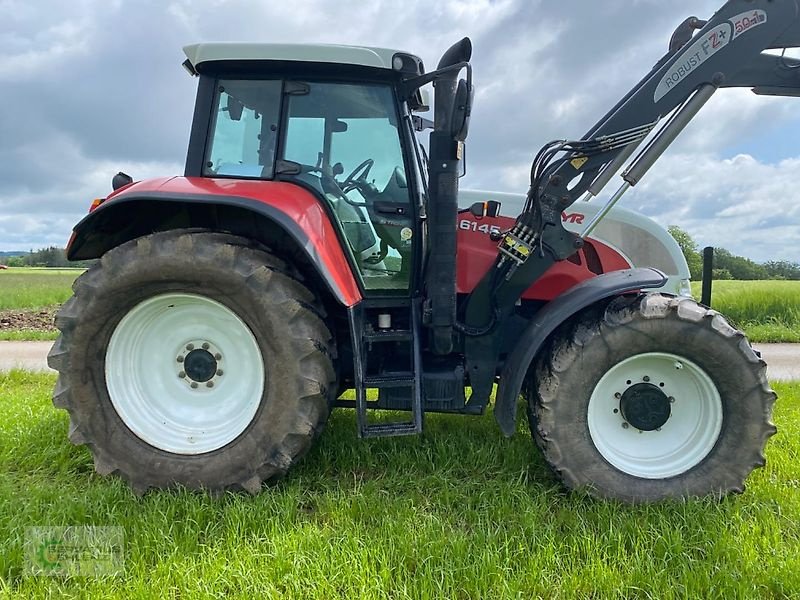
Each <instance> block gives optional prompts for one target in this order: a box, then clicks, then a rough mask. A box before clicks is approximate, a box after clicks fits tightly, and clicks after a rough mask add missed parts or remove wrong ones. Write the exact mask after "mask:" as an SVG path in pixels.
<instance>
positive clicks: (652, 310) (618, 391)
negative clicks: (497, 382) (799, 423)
mask: <svg viewBox="0 0 800 600" xmlns="http://www.w3.org/2000/svg"><path fill="white" fill-rule="evenodd" d="M535 378H536V385H535V388H536V393H535V394H532V395H531V396H529V403H530V406H529V416H530V418H531V431H532V433H533V436H534V439H535V440H536V442H537V443H538V445H539V446H540V448H541V449H542V451H543V453H544V455H545V458H546V459H547V461H548V462H549V463H550V465H551V467H552V468H553V470H554V471H555V473H556V474H557V475H558V477H559V478H560V479H561V480H562V481H563V483H564V484H565V485H566V486H567V487H569V488H571V489H586V490H588V491H589V492H590V493H592V494H593V495H596V496H600V497H603V498H616V499H620V500H624V501H628V502H653V501H658V500H663V499H667V498H685V497H695V496H706V495H714V496H722V495H725V494H727V493H730V492H741V491H743V490H744V481H745V479H746V478H747V476H748V475H749V474H750V472H751V471H752V470H753V469H754V468H756V467H760V466H763V465H764V462H765V459H764V455H763V450H764V446H765V444H766V442H767V439H768V438H769V437H770V436H772V435H773V434H774V433H775V426H774V425H773V424H772V422H771V415H772V406H773V404H774V402H775V399H776V395H775V393H774V392H773V391H772V390H771V389H770V388H769V385H768V383H767V380H766V364H765V363H764V361H762V360H761V359H760V358H759V357H758V356H757V355H756V354H755V352H754V351H753V349H752V348H751V347H750V344H749V343H748V341H747V339H746V338H745V336H744V334H743V333H742V332H741V331H738V330H736V329H734V328H733V327H731V326H730V325H729V324H728V323H727V321H725V319H724V318H723V317H722V316H721V315H719V314H718V313H716V312H714V311H712V310H709V309H706V308H704V307H702V306H700V305H699V304H697V303H695V302H694V301H693V300H690V299H687V298H673V297H668V296H663V295H661V294H647V295H640V296H638V297H624V298H618V299H616V300H614V301H613V302H611V303H610V304H609V305H607V306H606V307H599V308H595V309H590V310H589V311H588V312H587V313H585V314H584V315H582V316H581V317H579V318H577V319H576V320H575V321H573V322H572V323H569V324H567V325H565V326H563V327H562V328H561V329H560V330H559V331H558V332H557V333H556V335H555V337H554V339H553V343H552V346H551V348H550V350H549V352H547V353H546V355H543V357H542V358H541V359H540V360H539V362H538V364H537V366H536V369H535Z"/></svg>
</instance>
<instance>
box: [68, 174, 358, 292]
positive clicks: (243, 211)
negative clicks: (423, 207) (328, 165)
mask: <svg viewBox="0 0 800 600" xmlns="http://www.w3.org/2000/svg"><path fill="white" fill-rule="evenodd" d="M291 187H296V186H291ZM300 193H301V195H308V196H309V199H310V200H311V202H305V203H300V204H302V206H300V207H298V203H296V202H290V201H289V200H290V199H289V198H278V199H276V201H275V204H276V205H273V204H268V203H266V202H264V201H262V200H257V199H253V198H246V197H237V196H231V195H218V194H197V193H191V194H186V193H171V192H158V191H143V192H136V191H135V190H131V192H130V193H127V194H121V195H119V196H116V197H114V198H113V199H110V200H108V201H107V202H105V203H103V204H101V205H100V206H99V207H98V208H97V209H95V210H94V211H92V212H91V213H89V214H88V215H87V216H86V217H84V219H83V220H82V221H81V222H80V223H78V224H77V225H76V226H75V228H74V231H73V234H72V238H71V239H70V243H69V246H68V248H67V258H69V259H70V260H86V259H92V258H98V257H100V256H102V255H103V254H104V253H105V252H107V251H108V250H110V249H111V248H114V247H116V246H119V245H120V244H123V243H125V242H127V241H129V240H131V239H134V238H136V237H140V236H143V235H148V234H150V233H154V232H156V231H165V230H169V229H181V228H207V229H217V230H226V231H230V232H231V233H235V234H238V235H242V236H244V237H248V238H250V239H253V240H255V241H259V242H261V243H264V244H265V245H267V246H273V245H274V244H277V243H282V244H283V245H285V246H288V247H289V249H291V250H293V251H295V252H297V253H299V254H300V255H301V256H303V257H304V258H305V259H306V260H307V262H308V263H309V264H310V265H311V266H312V267H313V268H314V270H315V276H316V277H317V278H318V279H320V280H321V281H322V282H324V284H325V286H326V287H327V289H328V291H330V293H331V294H332V295H333V296H334V297H335V298H336V299H337V301H338V302H340V303H341V304H342V305H344V306H348V307H349V306H353V305H354V304H357V303H358V302H359V301H360V300H361V297H362V296H361V292H360V290H359V287H358V284H357V283H356V280H355V277H354V276H353V272H352V269H351V266H350V263H349V261H348V259H347V257H346V256H345V253H344V251H343V250H342V247H341V242H340V241H339V237H338V235H337V234H336V231H335V229H334V228H333V225H332V224H331V222H330V219H329V218H328V216H327V214H326V213H325V211H324V210H323V209H322V207H320V206H319V203H318V202H317V201H316V199H314V198H313V196H311V195H310V194H307V192H305V191H303V190H301V191H300ZM294 199H296V198H292V199H291V200H294ZM281 200H285V202H281ZM278 206H281V207H285V208H286V209H287V210H282V209H281V208H278ZM292 211H293V212H292ZM295 213H296V214H295Z"/></svg>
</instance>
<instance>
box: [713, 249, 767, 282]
mask: <svg viewBox="0 0 800 600" xmlns="http://www.w3.org/2000/svg"><path fill="white" fill-rule="evenodd" d="M714 267H715V268H717V269H726V270H727V271H729V272H730V274H731V276H732V277H733V278H734V279H738V280H742V281H751V280H755V279H769V272H768V271H767V269H766V268H765V267H764V266H762V265H759V264H758V263H755V262H753V261H752V260H750V259H749V258H744V257H742V256H736V255H735V254H731V253H730V252H728V251H727V250H725V249H724V248H717V249H716V251H715V252H714Z"/></svg>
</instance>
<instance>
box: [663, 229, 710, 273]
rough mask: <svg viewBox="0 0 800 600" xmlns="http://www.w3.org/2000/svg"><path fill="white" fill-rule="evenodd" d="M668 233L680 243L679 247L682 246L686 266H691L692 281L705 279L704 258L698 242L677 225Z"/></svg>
mask: <svg viewBox="0 0 800 600" xmlns="http://www.w3.org/2000/svg"><path fill="white" fill-rule="evenodd" d="M667 231H669V233H670V235H671V236H672V237H673V238H675V241H676V242H678V246H680V248H681V252H683V256H684V258H685V259H686V264H688V265H689V272H690V273H691V274H692V279H694V280H695V281H699V280H701V279H702V278H703V257H702V256H701V255H700V252H699V250H698V247H697V242H695V241H694V240H693V239H692V236H691V235H689V234H688V233H687V232H685V231H684V230H683V229H681V228H680V227H678V226H677V225H670V226H669V227H668V228H667Z"/></svg>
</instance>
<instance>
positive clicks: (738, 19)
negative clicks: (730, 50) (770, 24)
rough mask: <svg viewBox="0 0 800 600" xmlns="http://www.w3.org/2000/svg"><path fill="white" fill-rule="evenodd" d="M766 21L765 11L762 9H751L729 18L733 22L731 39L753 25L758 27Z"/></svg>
mask: <svg viewBox="0 0 800 600" xmlns="http://www.w3.org/2000/svg"><path fill="white" fill-rule="evenodd" d="M766 22H767V13H766V12H764V11H763V10H751V11H750V12H746V13H742V14H740V15H736V16H735V17H732V18H731V23H733V39H736V38H737V37H739V36H740V35H742V34H743V33H744V32H746V31H750V30H751V29H752V28H753V27H758V26H759V25H763V24H764V23H766Z"/></svg>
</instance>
